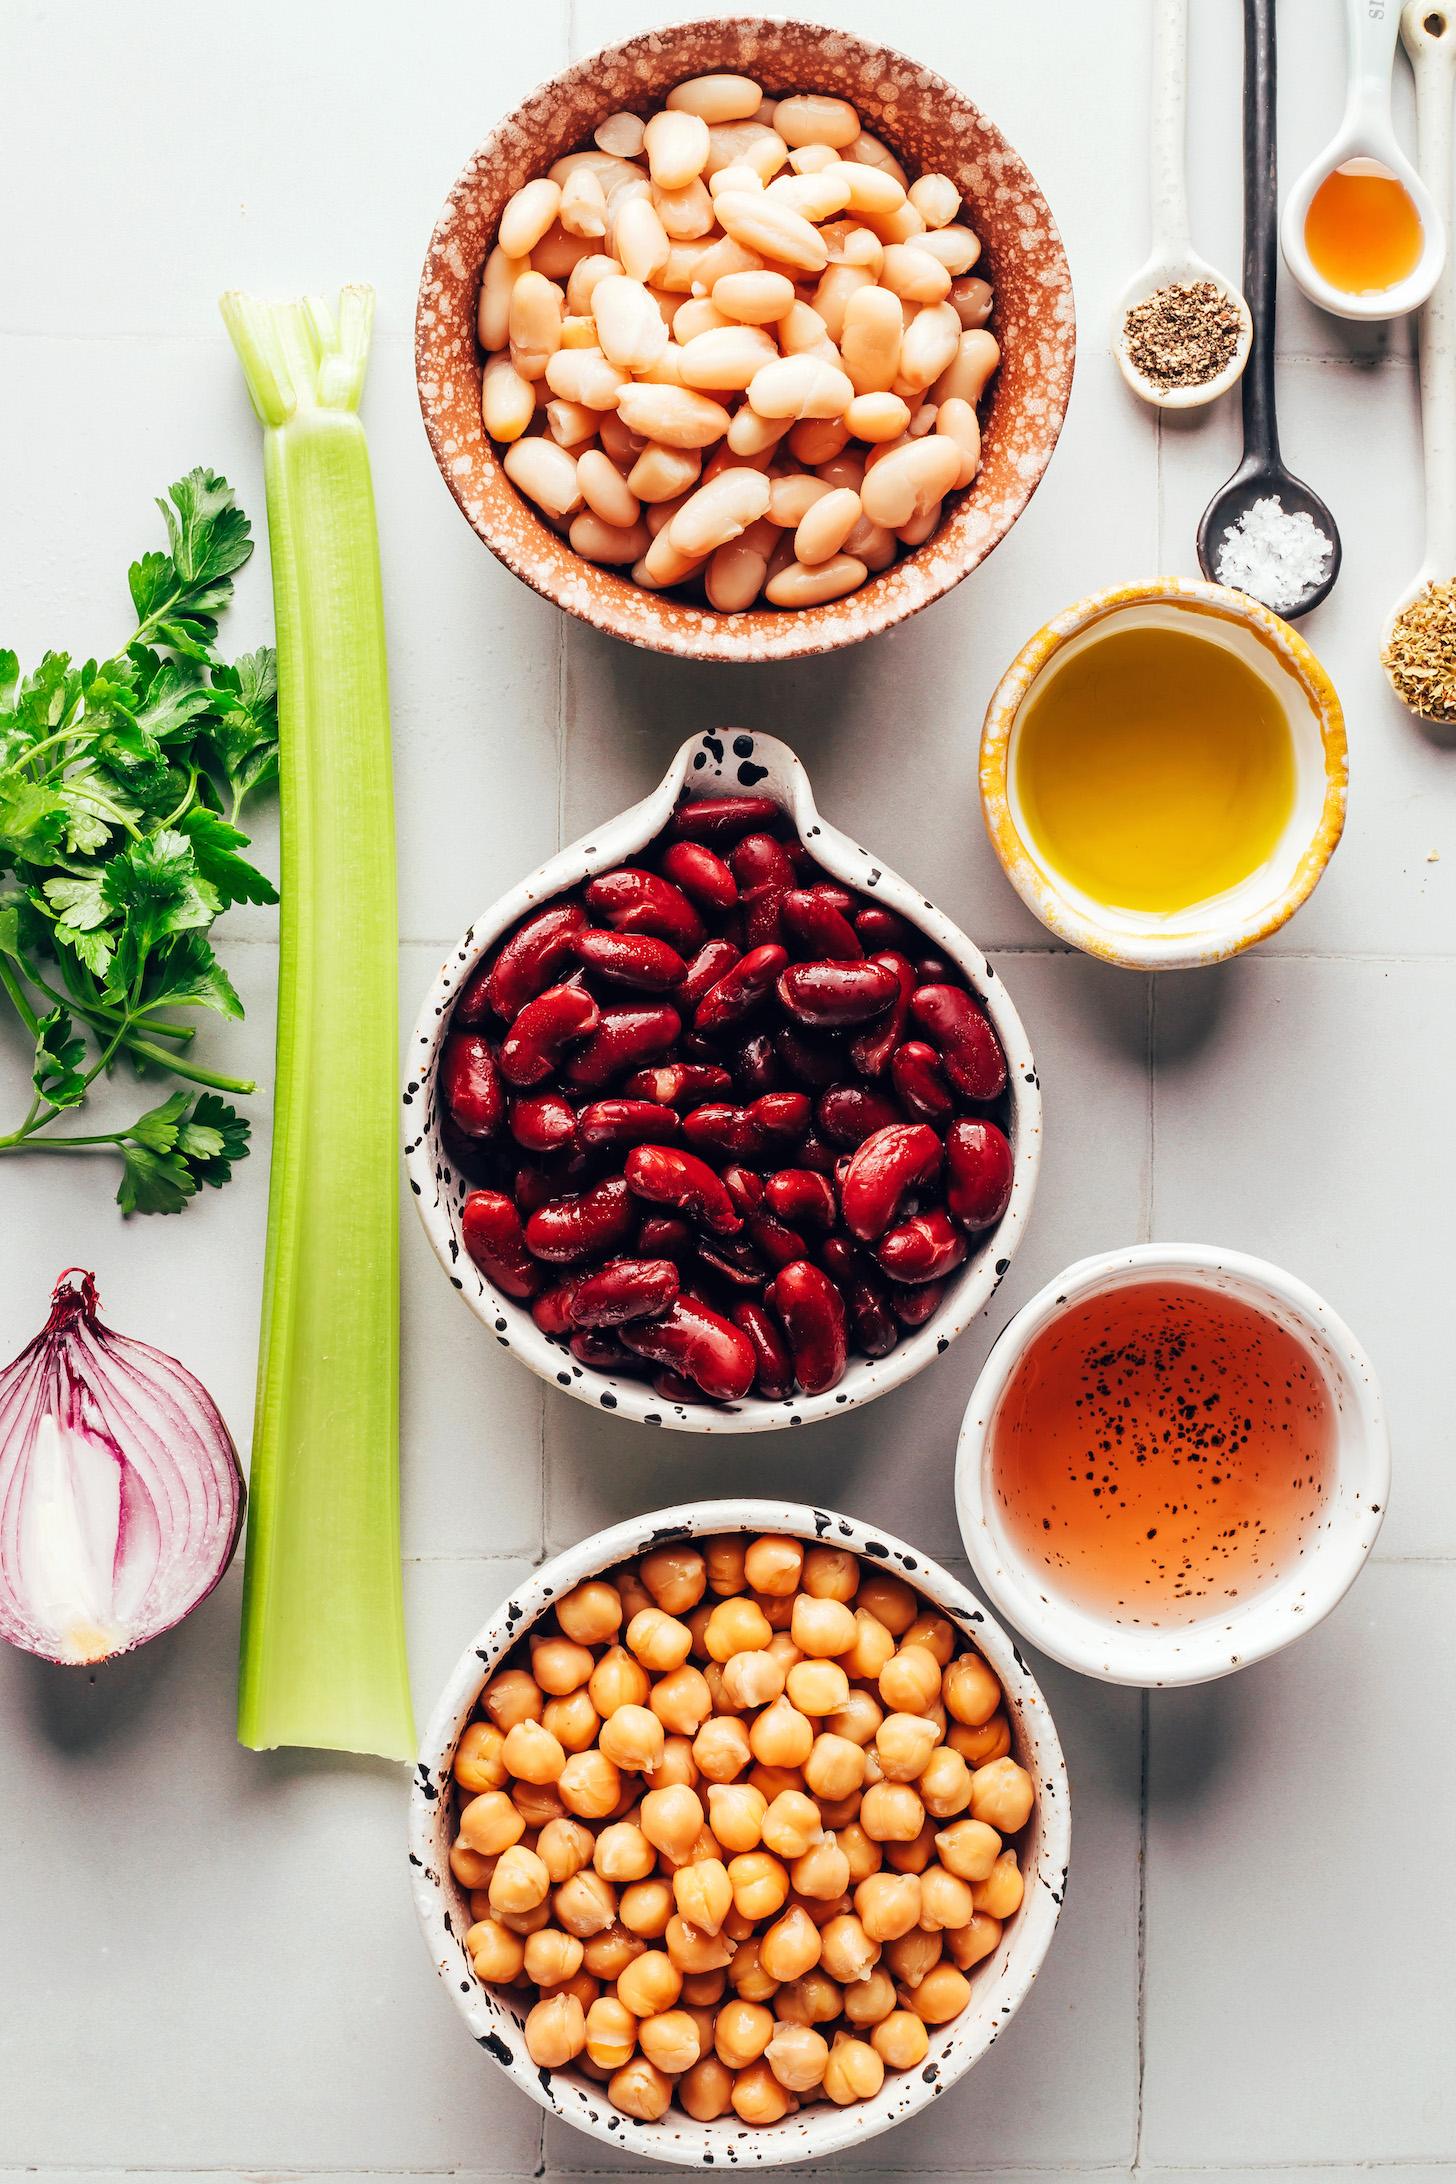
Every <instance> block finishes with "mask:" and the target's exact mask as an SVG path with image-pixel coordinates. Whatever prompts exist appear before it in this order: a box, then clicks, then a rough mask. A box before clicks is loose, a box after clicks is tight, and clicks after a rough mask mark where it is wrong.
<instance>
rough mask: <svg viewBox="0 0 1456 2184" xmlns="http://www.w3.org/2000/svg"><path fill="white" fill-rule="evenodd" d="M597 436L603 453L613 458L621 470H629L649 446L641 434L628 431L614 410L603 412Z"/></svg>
mask: <svg viewBox="0 0 1456 2184" xmlns="http://www.w3.org/2000/svg"><path fill="white" fill-rule="evenodd" d="M597 434H598V437H599V438H600V440H601V443H602V450H603V453H604V454H607V455H610V456H611V458H612V461H613V462H614V463H615V464H616V466H617V468H618V469H619V470H629V469H630V468H631V466H632V464H633V463H635V462H636V460H637V457H638V456H639V455H640V454H641V453H642V450H643V448H644V447H646V445H647V442H646V441H645V440H644V439H643V437H642V435H641V433H640V432H629V431H628V430H627V427H626V426H625V425H624V424H623V422H622V420H621V418H620V417H619V416H618V415H617V413H616V411H615V410H614V409H613V410H603V411H602V412H601V416H600V419H599V421H598V424H597Z"/></svg>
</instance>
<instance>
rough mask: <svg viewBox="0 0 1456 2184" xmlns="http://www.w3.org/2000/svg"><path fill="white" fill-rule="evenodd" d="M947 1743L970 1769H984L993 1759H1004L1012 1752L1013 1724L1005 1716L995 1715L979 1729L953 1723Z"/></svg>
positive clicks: (947, 1734) (962, 1723)
mask: <svg viewBox="0 0 1456 2184" xmlns="http://www.w3.org/2000/svg"><path fill="white" fill-rule="evenodd" d="M946 1743H947V1744H949V1745H950V1747H951V1749H952V1750H953V1751H957V1752H959V1753H960V1755H961V1758H962V1759H963V1760H964V1761H965V1763H966V1765H967V1766H968V1767H972V1768H974V1767H984V1766H986V1765H987V1764H988V1763H989V1762H990V1761H991V1760H993V1759H1004V1758H1005V1757H1006V1754H1007V1753H1008V1752H1009V1751H1010V1749H1011V1724H1010V1723H1009V1722H1008V1721H1007V1719H1006V1716H1005V1715H1004V1714H993V1715H992V1716H991V1719H990V1720H989V1721H988V1722H985V1723H983V1724H982V1726H981V1727H980V1728H979V1729H970V1728H967V1726H966V1724H965V1723H964V1722H959V1721H953V1722H952V1723H951V1725H950V1728H949V1729H948V1730H947V1732H946Z"/></svg>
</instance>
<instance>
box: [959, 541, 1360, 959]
mask: <svg viewBox="0 0 1456 2184" xmlns="http://www.w3.org/2000/svg"><path fill="white" fill-rule="evenodd" d="M1158 626H1162V627H1163V628H1171V629H1179V630H1185V631H1187V633H1188V634H1189V635H1192V636H1197V637H1201V638H1204V639H1206V640H1208V641H1211V642H1213V643H1216V644H1220V645H1223V646H1225V647H1227V648H1228V649H1229V650H1231V651H1232V652H1234V653H1235V654H1237V656H1238V657H1239V658H1240V659H1241V660H1243V662H1244V663H1245V664H1246V665H1247V666H1248V667H1250V668H1252V669H1253V671H1254V672H1255V673H1256V674H1257V675H1258V676H1259V677H1260V678H1261V679H1262V680H1263V681H1264V682H1265V683H1267V684H1268V686H1269V687H1270V689H1271V690H1272V691H1273V693H1274V696H1275V698H1276V700H1277V702H1278V704H1279V706H1280V709H1281V711H1282V712H1283V714H1284V717H1285V719H1286V721H1287V722H1288V724H1289V730H1290V739H1291V744H1292V748H1293V756H1294V774H1295V790H1294V800H1293V807H1292V810H1291V812H1290V815H1289V819H1288V821H1287V823H1286V824H1285V826H1284V828H1283V831H1282V832H1281V834H1280V836H1279V838H1278V840H1277V841H1276V842H1275V844H1274V846H1273V848H1272V849H1271V850H1270V852H1269V854H1268V855H1267V856H1266V857H1265V858H1264V859H1263V861H1262V862H1261V863H1260V864H1259V865H1257V866H1256V867H1255V869H1254V870H1253V871H1251V872H1250V873H1249V874H1248V875H1247V876H1246V877H1245V878H1244V879H1243V880H1241V881H1240V882H1239V883H1238V885H1237V886H1235V887H1231V888H1228V889H1226V890H1225V891H1224V892H1223V893H1222V894H1219V895H1216V896H1212V897H1210V898H1208V899H1207V900H1206V901H1203V902H1197V903H1193V904H1191V905H1190V906H1189V907H1188V908H1186V909H1184V910H1180V911H1178V912H1176V913H1172V914H1166V913H1158V912H1153V911H1142V910H1126V909H1121V908H1118V907H1115V906H1113V905H1109V904H1106V903H1102V902H1099V901H1097V900H1096V899H1095V898H1094V897H1092V896H1090V895H1088V894H1086V893H1085V892H1084V891H1083V890H1082V889H1080V888H1078V887H1077V886H1075V885H1074V884H1073V883H1072V882H1071V881H1069V880H1068V879H1067V878H1066V876H1065V875H1064V874H1062V873H1060V872H1058V871H1057V870H1056V868H1055V866H1054V865H1053V864H1052V863H1051V862H1050V861H1049V860H1048V859H1047V858H1046V857H1045V856H1044V854H1043V853H1042V851H1041V850H1040V849H1039V847H1038V845H1037V843H1036V841H1035V839H1034V837H1033V835H1032V833H1031V830H1030V828H1029V827H1028V825H1027V823H1026V818H1025V813H1024V810H1023V807H1022V803H1021V798H1020V795H1019V792H1018V789H1017V780H1016V757H1017V734H1018V729H1019V726H1020V723H1021V721H1022V719H1023V718H1024V716H1025V713H1026V708H1027V702H1028V700H1029V698H1030V697H1031V695H1032V693H1033V691H1034V690H1036V689H1037V687H1038V685H1039V684H1040V683H1041V682H1042V680H1043V678H1044V677H1045V676H1047V675H1048V674H1049V673H1051V672H1052V671H1053V669H1054V668H1055V667H1057V666H1060V665H1063V664H1065V662H1066V660H1067V658H1068V657H1069V656H1070V655H1071V652H1072V650H1073V648H1077V649H1081V648H1084V647H1090V646H1092V645H1095V644H1096V643H1097V642H1098V641H1099V639H1100V638H1102V637H1103V636H1105V635H1108V634H1110V633H1111V632H1113V631H1115V630H1122V629H1135V628H1147V627H1158ZM1348 775H1349V764H1348V756H1347V752H1346V746H1345V716H1344V712H1343V710H1342V708H1341V705H1340V701H1339V698H1338V697H1337V695H1336V693H1335V687H1334V684H1333V683H1332V682H1331V681H1330V678H1329V676H1328V674H1327V673H1326V671H1325V669H1324V668H1323V667H1322V666H1321V664H1320V662H1319V660H1318V659H1317V658H1316V657H1315V655H1314V653H1313V652H1312V651H1311V650H1310V648H1309V646H1308V645H1307V644H1306V643H1305V641H1304V639H1303V638H1302V637H1301V636H1299V634H1298V633H1297V631H1295V630H1294V629H1292V628H1291V627H1290V625H1289V623H1288V622H1284V621H1281V620H1280V618H1279V616H1278V615H1277V614H1271V613H1270V611H1269V609H1268V608H1267V607H1262V606H1260V605H1259V603H1258V601H1257V600H1254V599H1249V598H1247V597H1246V596H1245V595H1244V593H1242V592H1236V591H1227V590H1225V589H1224V588H1223V586H1221V585H1218V584H1204V583H1200V582H1197V581H1195V580H1194V579H1192V578H1185V577H1156V578H1153V579H1152V580H1151V581H1149V582H1146V583H1138V584H1119V585H1114V586H1113V587H1112V588H1111V589H1109V590H1107V591H1101V592H1094V593H1092V594H1091V596H1090V597H1089V598H1086V599H1079V600H1078V601H1077V602H1076V604H1075V605H1074V606H1070V607H1067V608H1065V609H1064V610H1063V612H1062V613H1061V614H1059V615H1057V616H1055V618H1054V619H1053V620H1052V621H1050V622H1048V623H1047V624H1046V626H1045V628H1043V629H1040V630H1038V631H1037V633H1036V635H1035V636H1034V637H1033V638H1032V639H1031V640H1030V641H1029V643H1027V644H1025V645H1023V647H1022V649H1021V651H1020V652H1019V653H1018V654H1017V656H1016V658H1015V659H1014V660H1013V661H1012V663H1011V665H1010V667H1009V668H1008V669H1007V670H1006V673H1005V674H1004V675H1003V676H1002V678H1001V681H1000V682H999V683H998V685H997V687H996V689H995V691H994V693H993V694H992V698H991V702H990V704H989V706H988V707H987V709H986V720H985V725H984V727H983V729H982V732H981V768H980V778H981V809H982V813H983V816H984V818H985V822H986V831H987V833H988V834H989V835H990V837H991V846H992V848H993V849H994V850H995V852H996V855H997V856H998V857H999V859H1000V860H1001V866H1002V869H1003V870H1004V872H1005V873H1006V876H1007V878H1008V879H1009V880H1010V882H1011V884H1012V886H1013V887H1014V888H1015V889H1016V892H1017V894H1018V895H1020V897H1021V899H1022V901H1023V902H1024V903H1025V904H1026V906H1027V908H1028V909H1029V910H1031V911H1032V912H1033V913H1034V914H1035V916H1037V917H1038V918H1040V920H1041V922H1042V924H1043V925H1045V926H1046V927H1047V928H1048V929H1049V930H1050V931H1051V932H1053V933H1055V934H1056V935H1057V936H1058V938H1059V939H1062V940H1066V941H1070V942H1071V943H1072V945H1073V946H1074V947H1077V948H1082V949H1084V950H1085V951H1086V952H1087V954H1088V955H1094V956H1100V957H1101V958H1102V959H1103V960H1104V961H1105V962H1108V963H1120V964H1123V965H1125V966H1126V967H1127V968H1128V969H1129V970H1145V971H1158V970H1164V971H1171V970H1190V969H1192V968H1194V967H1195V966H1197V965H1199V964H1203V963H1220V962H1222V961H1224V960H1225V959H1226V958H1227V957H1229V956H1235V955H1240V954H1242V953H1243V951H1244V949H1245V948H1252V947H1253V946H1254V944H1255V943H1256V942H1257V941H1261V940H1267V939H1268V937H1269V935H1270V934H1271V933H1275V932H1277V931H1278V930H1279V928H1280V926H1281V925H1283V924H1284V923H1285V921H1286V920H1287V919H1289V918H1291V917H1293V915H1294V913H1295V911H1296V910H1297V909H1298V908H1299V906H1300V904H1301V903H1302V902H1304V901H1305V900H1306V898H1307V897H1308V896H1309V895H1310V894H1311V893H1312V891H1313V889H1314V887H1315V885H1316V883H1317V882H1318V880H1319V878H1320V876H1321V874H1322V873H1323V871H1324V869H1325V866H1326V865H1327V864H1328V863H1329V861H1330V858H1331V857H1332V856H1333V854H1334V851H1335V845H1336V844H1337V842H1338V841H1339V839H1340V835H1341V833H1342V832H1343V830H1344V825H1345V804H1346V796H1347V788H1348Z"/></svg>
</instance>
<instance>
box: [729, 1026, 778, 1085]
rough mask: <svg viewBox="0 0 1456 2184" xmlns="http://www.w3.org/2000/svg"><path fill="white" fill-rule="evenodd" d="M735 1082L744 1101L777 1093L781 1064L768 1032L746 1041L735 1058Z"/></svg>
mask: <svg viewBox="0 0 1456 2184" xmlns="http://www.w3.org/2000/svg"><path fill="white" fill-rule="evenodd" d="M733 1082H734V1085H735V1087H736V1088H737V1090H738V1092H739V1094H740V1095H741V1096H742V1097H743V1098H744V1099H755V1098H759V1097H761V1096H762V1095H763V1094H764V1093H765V1092H775V1091H777V1090H778V1085H779V1062H778V1056H777V1055H776V1054H775V1053H774V1043H773V1040H772V1039H771V1038H770V1037H769V1035H768V1033H767V1032H766V1031H760V1032H756V1033H755V1034H754V1036H753V1037H752V1038H751V1039H745V1040H744V1042H743V1044H742V1046H741V1047H740V1048H739V1049H738V1052H737V1053H736V1054H735V1055H734V1057H733Z"/></svg>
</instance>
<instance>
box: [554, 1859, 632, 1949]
mask: <svg viewBox="0 0 1456 2184" xmlns="http://www.w3.org/2000/svg"><path fill="white" fill-rule="evenodd" d="M552 1907H553V1909H554V1910H555V1913H556V1916H557V1919H558V1920H559V1921H560V1923H561V1924H562V1925H563V1926H564V1927H565V1928H566V1931H567V1933H568V1934H579V1935H580V1936H581V1938H582V1940H583V1941H584V1940H585V1939H586V1938H587V1936H588V1935H589V1934H599V1933H601V1932H602V1930H603V1928H604V1927H607V1926H610V1925H611V1923H612V1921H613V1919H614V1918H615V1917H616V1916H617V1892H616V1890H615V1889H614V1888H613V1887H612V1885H611V1883H610V1881H607V1880H605V1879H603V1877H602V1875H601V1874H600V1873H596V1872H586V1873H573V1874H572V1876H571V1879H570V1880H569V1881H563V1882H562V1884H561V1886H560V1887H559V1888H558V1889H557V1891H556V1894H555V1895H554V1897H553V1898H552Z"/></svg>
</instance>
